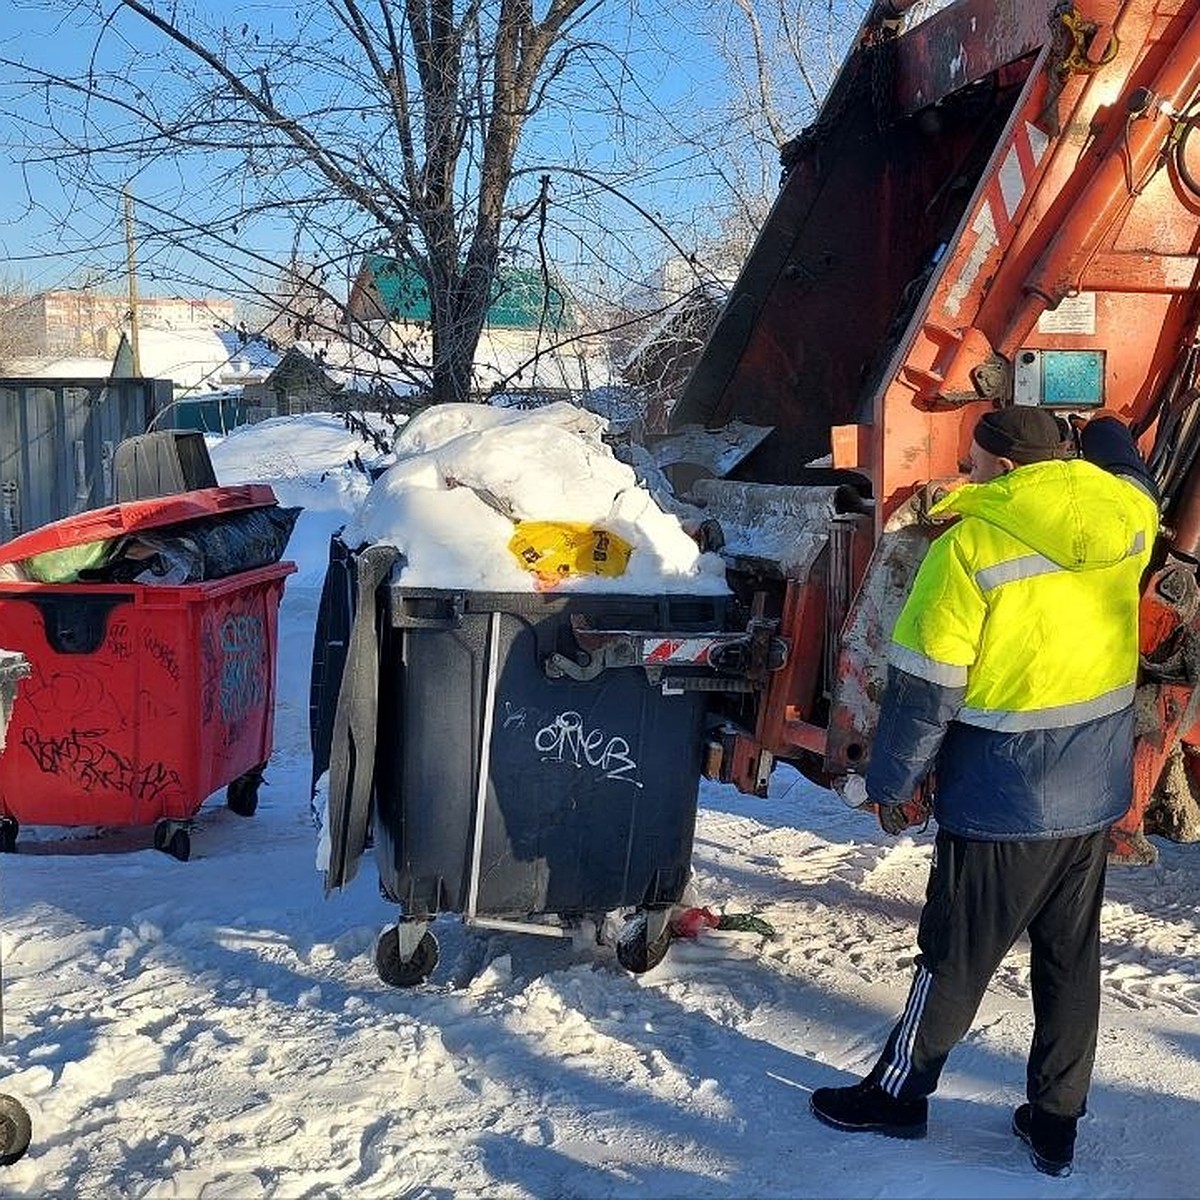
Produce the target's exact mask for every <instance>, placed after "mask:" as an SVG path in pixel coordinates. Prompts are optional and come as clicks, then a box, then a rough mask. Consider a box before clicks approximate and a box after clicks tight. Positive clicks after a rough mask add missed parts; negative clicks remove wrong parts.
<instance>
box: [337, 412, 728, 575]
mask: <svg viewBox="0 0 1200 1200" xmlns="http://www.w3.org/2000/svg"><path fill="white" fill-rule="evenodd" d="M605 427H606V423H605V421H604V419H603V418H602V417H598V416H596V415H595V414H593V413H589V412H587V411H585V410H583V409H579V408H576V407H575V406H573V405H571V404H566V403H557V404H551V405H547V406H546V407H544V408H540V409H537V410H534V411H516V410H511V409H507V410H506V409H496V408H490V407H487V406H483V405H476V404H448V405H439V406H437V407H435V408H431V409H428V410H426V411H425V412H424V413H422V414H420V415H419V416H417V417H414V418H413V419H412V420H411V421H410V422H409V423H408V425H406V426H405V428H404V430H403V432H402V433H401V434H400V436H399V438H398V439H397V442H396V445H395V447H394V451H393V453H394V455H395V458H396V462H395V465H394V466H392V467H390V468H389V469H388V471H387V472H386V473H385V474H384V475H383V476H382V477H381V478H380V479H379V481H378V482H377V483H376V484H375V486H374V487H373V488H372V489H371V492H370V494H369V495H368V496H367V498H366V500H365V502H364V503H363V505H362V508H361V509H360V510H359V512H358V513H357V515H356V516H355V518H354V519H353V520H352V521H351V522H350V523H349V525H348V526H347V528H346V531H345V533H344V534H343V538H344V540H345V541H346V542H347V544H349V545H351V546H358V545H363V544H366V543H384V544H387V545H393V546H395V547H397V549H399V550H400V551H401V553H402V554H403V555H404V556H405V559H406V565H405V567H404V574H403V581H404V584H405V585H406V586H409V587H457V588H468V589H472V590H488V591H501V592H531V591H535V590H536V586H537V585H536V580H535V578H534V576H533V575H531V574H530V573H529V572H527V571H526V570H524V569H523V568H522V566H521V565H520V563H519V562H518V560H517V559H516V557H515V556H514V555H513V554H512V552H511V551H510V550H509V549H508V543H509V541H510V540H511V538H512V536H513V531H514V528H515V524H516V522H518V521H555V522H572V523H578V524H585V525H592V526H596V527H599V528H603V529H604V530H606V531H608V532H609V533H612V534H615V535H616V536H617V537H619V538H622V539H624V541H626V542H628V543H629V544H630V545H631V546H632V547H633V552H632V555H631V557H630V560H629V565H628V567H627V569H626V570H625V572H624V574H622V575H619V576H614V577H611V578H604V577H600V576H593V575H586V576H576V577H573V578H569V579H566V580H564V581H563V582H562V583H560V584H559V585H558V588H557V590H560V591H580V590H586V591H589V592H596V591H608V592H622V593H631V594H650V595H654V594H659V593H664V592H690V593H700V594H706V595H720V594H723V593H725V592H726V591H727V587H726V584H725V567H724V562H723V561H722V560H721V558H720V557H719V556H717V555H715V554H702V553H701V552H700V550H699V549H698V547H697V545H696V543H695V542H694V541H693V540H692V538H691V537H690V536H689V535H688V534H687V533H686V532H685V530H684V528H683V526H682V525H681V524H680V522H679V519H678V518H677V517H675V516H674V515H672V514H670V513H666V512H664V511H663V510H662V509H661V508H660V507H659V505H658V504H657V503H656V502H655V500H654V498H653V497H652V496H651V494H650V492H648V491H647V490H646V489H645V488H644V487H642V486H641V485H640V484H639V483H638V479H637V476H636V475H635V474H634V472H633V470H632V468H631V467H629V466H627V465H626V464H624V463H622V462H619V461H618V460H617V459H616V458H615V457H614V456H613V453H612V451H611V450H610V449H609V447H608V446H607V445H605V443H604V442H603V441H602V438H601V435H602V434H603V432H604V429H605Z"/></svg>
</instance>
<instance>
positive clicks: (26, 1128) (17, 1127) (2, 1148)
mask: <svg viewBox="0 0 1200 1200" xmlns="http://www.w3.org/2000/svg"><path fill="white" fill-rule="evenodd" d="M32 1136H33V1125H32V1123H31V1122H30V1120H29V1114H28V1113H27V1112H26V1111H25V1106H24V1105H23V1104H22V1103H21V1102H20V1101H19V1100H17V1099H16V1098H15V1097H14V1096H5V1095H2V1094H0V1167H8V1166H11V1165H12V1164H13V1163H15V1162H16V1161H17V1159H19V1158H20V1157H21V1156H22V1155H23V1154H24V1153H25V1151H26V1150H28V1149H29V1139H30V1138H31V1137H32Z"/></svg>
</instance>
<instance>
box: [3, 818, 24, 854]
mask: <svg viewBox="0 0 1200 1200" xmlns="http://www.w3.org/2000/svg"><path fill="white" fill-rule="evenodd" d="M19 832H20V826H19V825H18V824H17V822H16V820H15V819H14V818H12V817H0V854H16V852H17V834H18V833H19Z"/></svg>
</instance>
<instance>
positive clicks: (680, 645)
mask: <svg viewBox="0 0 1200 1200" xmlns="http://www.w3.org/2000/svg"><path fill="white" fill-rule="evenodd" d="M716 644H717V640H716V639H715V638H647V639H646V641H645V644H644V646H643V647H642V661H643V662H646V663H667V662H688V663H706V662H708V656H709V654H710V653H711V651H712V648H713V647H714V646H715V645H716Z"/></svg>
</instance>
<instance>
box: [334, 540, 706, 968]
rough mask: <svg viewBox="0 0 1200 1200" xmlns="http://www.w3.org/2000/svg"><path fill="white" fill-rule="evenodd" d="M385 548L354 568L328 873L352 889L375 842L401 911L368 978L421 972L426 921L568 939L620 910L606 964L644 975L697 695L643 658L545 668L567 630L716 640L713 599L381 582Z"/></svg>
mask: <svg viewBox="0 0 1200 1200" xmlns="http://www.w3.org/2000/svg"><path fill="white" fill-rule="evenodd" d="M382 550H383V548H372V549H370V550H368V551H365V552H364V557H360V561H359V563H358V572H357V577H358V589H357V590H358V599H359V608H358V612H357V614H356V619H355V622H354V629H353V632H352V633H351V636H350V648H349V653H348V656H347V661H346V666H345V672H344V674H343V676H342V680H341V690H340V693H339V697H338V715H339V717H340V718H341V719H340V720H335V722H334V726H335V727H334V730H333V734H332V738H331V746H330V788H329V824H330V832H331V841H332V846H333V852H332V854H331V860H330V865H329V869H328V872H327V875H326V883H327V887H329V888H336V887H340V886H342V885H343V884H344V883H346V882H348V880H349V879H350V878H352V877H353V874H354V872H355V869H356V866H355V864H356V861H357V859H358V857H359V855H360V854H361V853H362V852H363V850H364V848H365V846H366V844H367V842H368V840H369V838H370V839H373V841H374V849H375V858H376V864H377V866H378V870H379V881H380V888H381V891H382V892H383V893H384V895H385V896H386V897H388V898H389V899H390V900H393V901H395V903H396V904H397V905H398V906H399V908H400V914H399V919H398V921H397V924H396V926H395V928H393V929H389V930H388V931H386V932H385V933H384V934H383V936H382V937H381V938H380V940H379V944H378V945H377V947H376V966H377V968H378V970H379V974H380V977H381V978H383V979H384V980H385V981H386V982H388V983H391V984H394V985H397V986H408V985H411V984H414V983H418V982H420V981H422V980H424V979H425V978H427V977H428V976H429V974H430V973H431V972H432V970H433V968H434V966H435V965H436V962H437V943H436V940H435V939H434V937H433V934H432V933H431V932H430V931H429V929H428V924H429V921H430V919H431V918H432V917H433V916H434V915H436V914H438V913H456V914H460V915H461V916H462V917H463V918H464V919H465V920H466V922H467V923H468V924H473V925H480V926H485V927H491V928H500V929H511V930H514V931H521V932H531V933H542V934H550V935H555V936H564V935H568V934H569V932H570V931H571V930H572V929H573V928H575V927H576V926H577V925H578V924H579V923H580V921H581V920H583V919H584V918H591V919H596V920H600V919H602V917H603V916H604V915H605V914H607V913H610V912H613V911H616V910H623V909H633V910H636V911H635V914H634V917H633V921H634V922H638V921H639V920H640V924H633V926H632V934H631V935H630V936H628V937H627V936H626V935H624V934H623V935H622V937H621V940H620V942H619V943H618V947H617V949H618V956H619V958H620V960H621V962H622V964H623V965H624V966H626V967H627V968H628V969H630V970H634V971H637V970H646V969H648V968H649V967H652V966H654V965H655V964H656V963H657V962H658V961H660V959H661V958H662V955H663V954H664V953H665V951H666V948H667V943H668V942H669V940H670V933H669V930H668V929H667V928H666V924H667V916H668V914H669V911H670V908H671V906H672V905H674V904H675V903H676V902H677V901H678V900H679V899H680V898H681V896H682V894H683V890H684V887H685V886H686V884H687V881H688V877H689V874H690V869H691V856H692V840H693V834H694V830H695V821H696V801H697V793H698V788H699V780H700V772H701V756H702V752H703V744H704V737H703V733H704V723H705V716H706V703H705V700H706V695H705V692H704V691H703V690H690V689H687V688H686V687H679V686H676V687H672V688H664V687H663V686H661V680H657V679H654V678H652V675H653V673H652V672H647V671H646V670H645V669H643V667H642V666H641V665H634V664H631V665H627V666H612V667H606V668H605V669H603V670H599V671H597V672H596V673H595V674H594V676H593V677H590V678H573V677H571V675H570V674H565V675H564V674H562V673H561V672H559V673H558V674H557V675H556V673H555V672H554V671H553V669H552V667H551V666H550V664H551V660H553V659H554V658H555V657H556V656H558V661H559V662H561V661H563V660H564V659H566V660H567V661H569V662H572V663H574V662H577V661H578V660H579V658H580V651H579V646H578V644H577V642H576V639H575V636H574V632H573V631H574V629H575V628H576V627H577V626H578V627H582V628H588V629H591V630H637V631H643V632H645V631H663V632H664V634H666V633H668V632H669V633H675V634H678V633H681V632H682V633H684V634H690V635H692V636H696V635H700V634H702V633H705V632H711V633H719V631H721V629H722V622H723V620H724V610H725V599H724V598H723V597H719V596H699V597H697V596H691V595H679V596H671V595H660V596H642V595H608V594H603V593H592V594H589V593H583V592H573V593H567V594H561V595H559V594H550V593H483V592H467V591H454V590H439V589H418V588H407V587H404V586H403V585H402V583H399V584H390V585H384V586H382V587H379V588H378V590H376V585H377V584H379V583H381V582H382V581H383V579H385V578H386V564H387V559H386V555H380V557H379V559H378V561H377V567H376V569H375V570H372V569H371V567H370V559H371V556H373V555H378V554H379V553H380V551H382ZM402 578H403V576H402V575H401V579H402ZM375 602H378V605H379V609H380V611H379V613H375V612H373V611H371V610H372V608H373V607H374V603H375ZM356 638H358V639H361V640H360V641H359V644H358V645H357V646H356V644H355V642H356ZM576 674H581V672H576ZM582 674H585V675H586V674H587V672H582ZM676 683H678V677H676ZM368 762H370V763H371V764H372V765H371V768H369V769H368V768H367V766H366V764H367V763H368Z"/></svg>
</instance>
